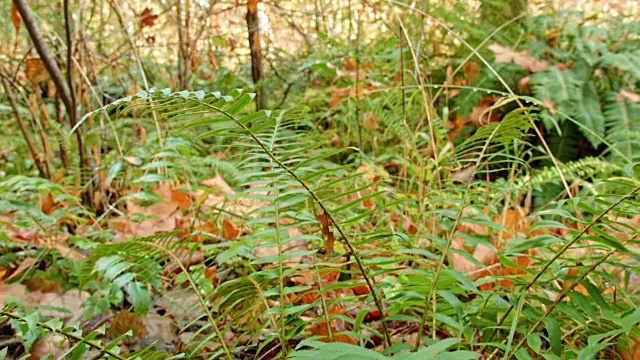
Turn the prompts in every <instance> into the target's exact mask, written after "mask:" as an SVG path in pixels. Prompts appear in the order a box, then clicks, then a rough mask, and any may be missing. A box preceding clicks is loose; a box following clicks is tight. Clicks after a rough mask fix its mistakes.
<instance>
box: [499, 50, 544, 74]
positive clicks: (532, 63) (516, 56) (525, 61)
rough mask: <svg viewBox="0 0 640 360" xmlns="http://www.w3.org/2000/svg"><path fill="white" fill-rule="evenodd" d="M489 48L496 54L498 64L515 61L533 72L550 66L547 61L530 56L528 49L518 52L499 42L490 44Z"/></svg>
mask: <svg viewBox="0 0 640 360" xmlns="http://www.w3.org/2000/svg"><path fill="white" fill-rule="evenodd" d="M488 48H489V50H491V51H493V53H494V54H495V56H496V58H495V62H496V63H498V64H509V63H514V64H517V65H520V66H522V67H523V68H525V69H527V70H529V71H531V72H532V73H537V72H540V71H542V70H544V69H546V68H547V67H549V64H548V63H547V62H546V61H543V60H538V59H536V58H534V57H532V56H530V55H529V54H528V53H527V52H526V51H521V52H516V51H513V50H512V49H510V48H508V47H505V46H502V45H499V44H493V45H490V46H489V47H488Z"/></svg>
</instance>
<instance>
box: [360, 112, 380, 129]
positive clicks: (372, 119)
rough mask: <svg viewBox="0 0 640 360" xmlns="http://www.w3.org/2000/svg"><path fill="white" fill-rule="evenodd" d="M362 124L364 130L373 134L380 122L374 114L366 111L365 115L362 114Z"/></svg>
mask: <svg viewBox="0 0 640 360" xmlns="http://www.w3.org/2000/svg"><path fill="white" fill-rule="evenodd" d="M363 123H364V128H365V129H367V131H369V132H374V131H376V129H378V126H379V123H380V121H379V120H378V116H377V115H376V114H375V113H374V112H372V111H367V112H366V113H364V119H363Z"/></svg>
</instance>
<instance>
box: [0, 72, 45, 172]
mask: <svg viewBox="0 0 640 360" xmlns="http://www.w3.org/2000/svg"><path fill="white" fill-rule="evenodd" d="M0 77H1V78H2V86H4V91H5V92H6V93H7V98H8V99H9V105H11V109H12V110H13V114H14V116H15V117H16V121H17V122H18V127H20V131H21V132H22V135H23V136H24V141H25V142H26V143H27V147H28V148H29V152H30V153H31V158H33V163H34V164H35V165H36V167H37V168H38V172H40V176H41V177H43V178H45V179H46V178H49V174H47V173H46V172H45V171H44V167H43V166H42V158H41V157H40V154H39V153H38V150H36V147H35V145H34V143H33V140H32V139H31V135H29V132H28V131H27V126H26V125H25V124H24V121H23V120H22V116H21V115H20V110H19V109H18V105H17V104H16V99H15V97H14V96H13V91H12V90H11V84H9V81H8V80H7V74H6V72H5V70H4V67H2V64H0Z"/></svg>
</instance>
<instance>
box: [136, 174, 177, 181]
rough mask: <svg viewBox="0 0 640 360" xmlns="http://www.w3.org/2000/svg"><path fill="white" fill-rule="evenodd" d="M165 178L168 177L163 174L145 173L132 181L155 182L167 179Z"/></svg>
mask: <svg viewBox="0 0 640 360" xmlns="http://www.w3.org/2000/svg"><path fill="white" fill-rule="evenodd" d="M167 180H169V178H168V177H166V176H164V175H160V174H147V175H144V176H141V177H139V178H137V179H135V180H134V181H133V182H134V183H141V182H147V183H156V182H161V181H167Z"/></svg>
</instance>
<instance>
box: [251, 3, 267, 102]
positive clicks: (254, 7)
mask: <svg viewBox="0 0 640 360" xmlns="http://www.w3.org/2000/svg"><path fill="white" fill-rule="evenodd" d="M246 20H247V30H248V31H249V49H250V50H251V77H252V79H253V83H254V85H255V87H256V98H257V99H256V109H257V110H261V109H264V108H266V107H267V106H266V104H267V99H266V96H265V94H264V91H263V89H262V84H261V81H262V78H263V76H264V73H263V70H262V46H261V45H260V22H259V19H258V0H249V1H248V2H247V17H246Z"/></svg>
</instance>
